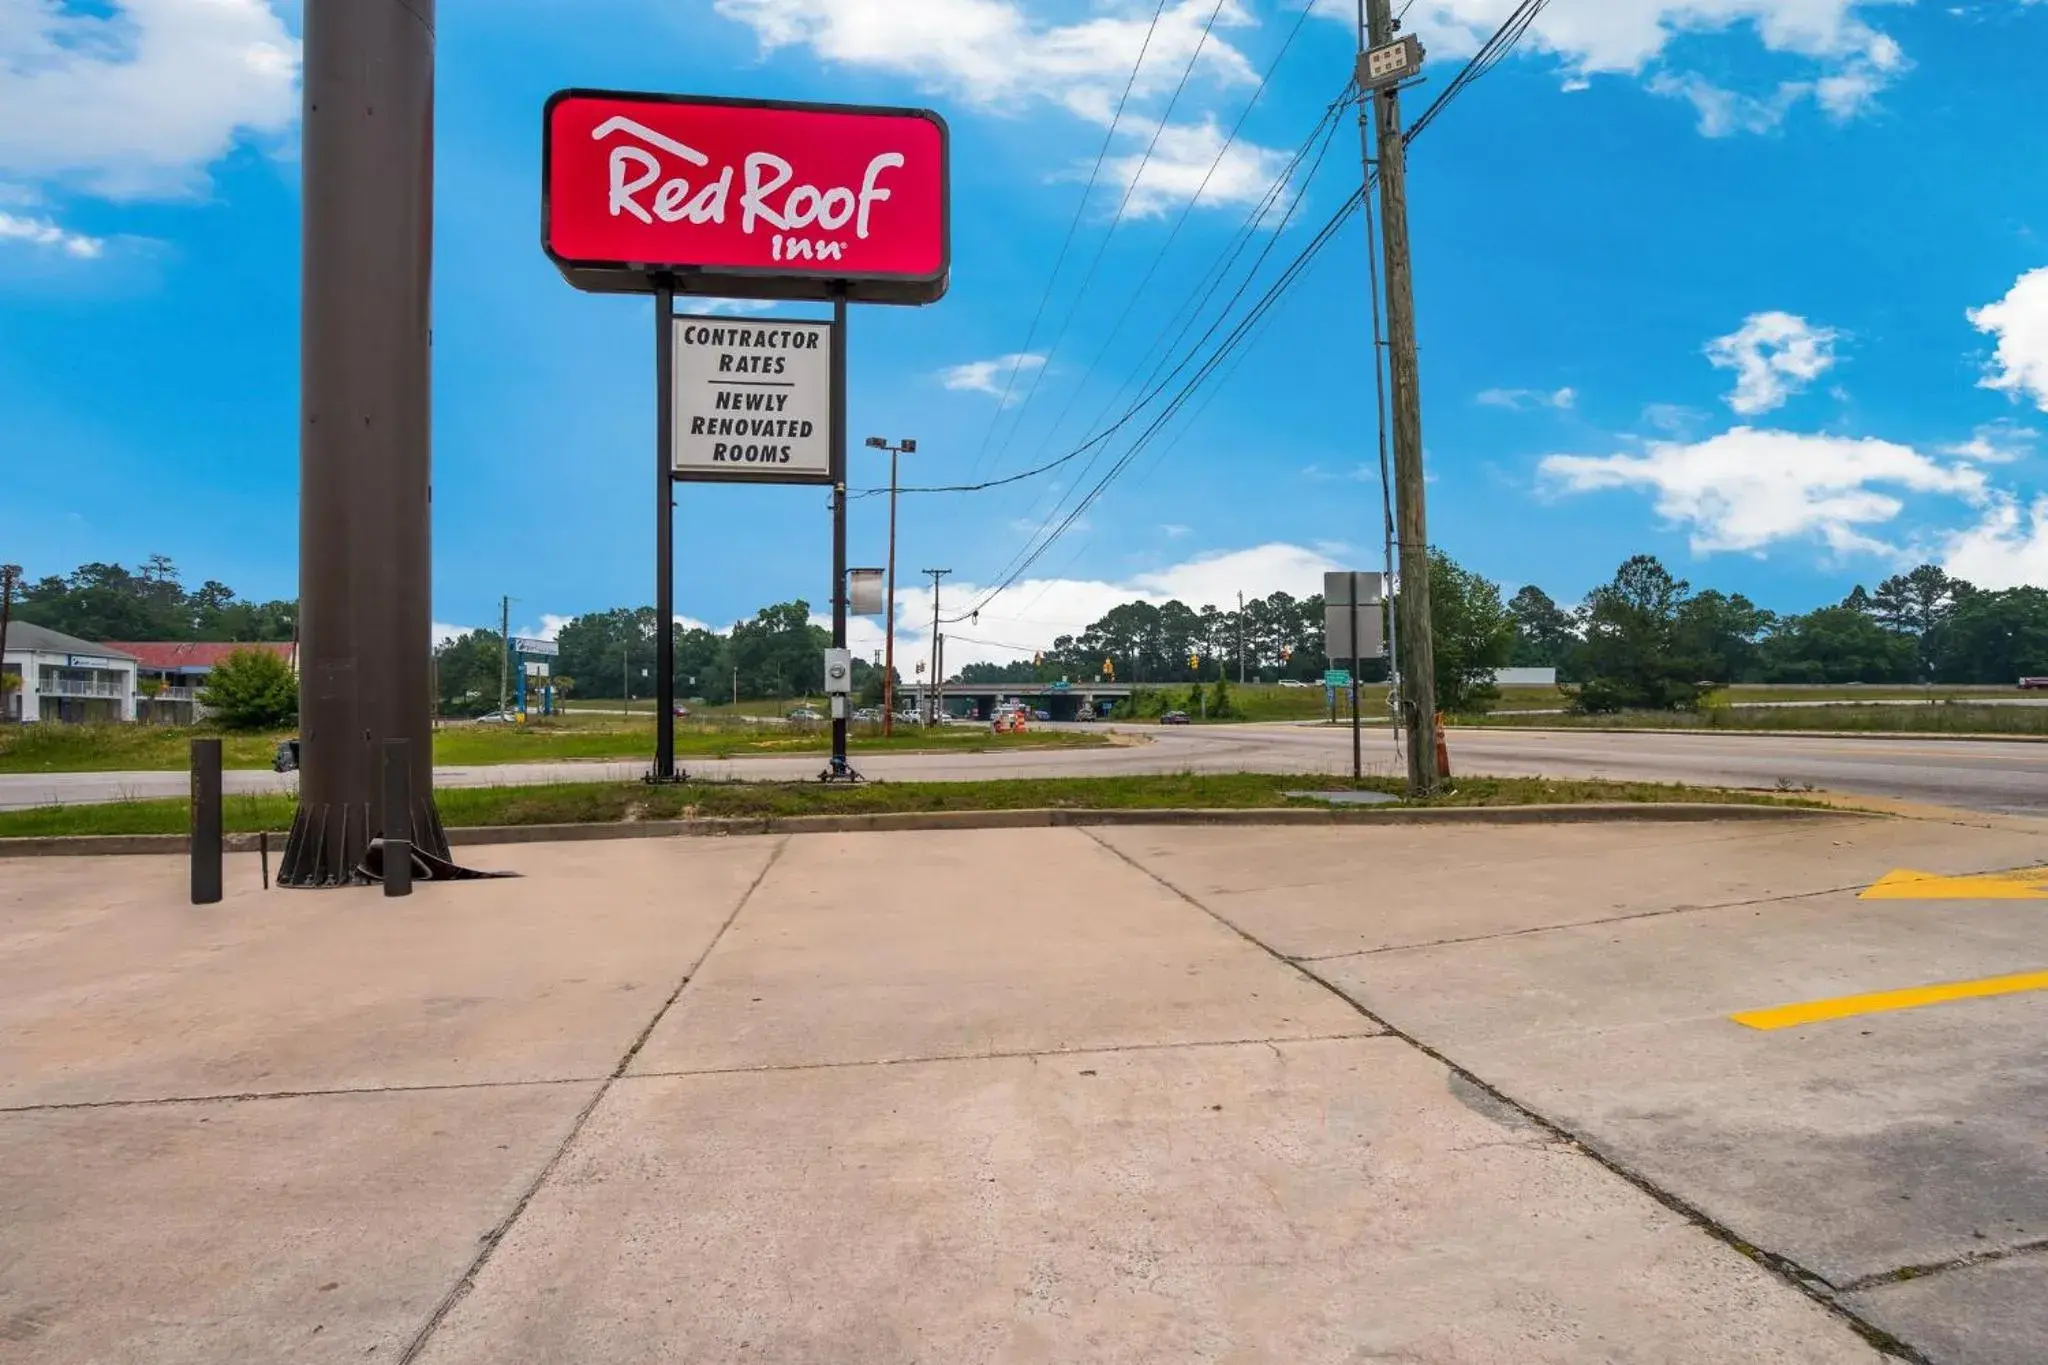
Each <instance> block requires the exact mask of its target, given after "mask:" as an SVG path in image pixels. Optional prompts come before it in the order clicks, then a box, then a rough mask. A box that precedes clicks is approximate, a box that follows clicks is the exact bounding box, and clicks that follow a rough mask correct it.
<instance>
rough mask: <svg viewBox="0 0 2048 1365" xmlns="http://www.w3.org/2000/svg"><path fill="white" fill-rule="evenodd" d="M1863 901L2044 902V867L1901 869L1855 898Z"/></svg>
mask: <svg viewBox="0 0 2048 1365" xmlns="http://www.w3.org/2000/svg"><path fill="white" fill-rule="evenodd" d="M1857 899H1858V900H1866V901H1958V900H1961V901H2048V867H2021V868H2015V869H2014V870H2012V871H2010V872H1984V873H1976V874H1971V875H1965V876H1961V877H1945V876H1943V875H1942V874H1941V873H1939V872H1916V871H1914V870H1913V869H1911V868H1907V867H1902V868H1898V869H1896V870H1895V871H1891V872H1887V873H1885V874H1884V875H1883V876H1882V877H1879V878H1878V879H1877V880H1876V881H1875V882H1873V883H1872V884H1871V885H1870V887H1869V888H1868V889H1867V890H1865V891H1864V892H1863V893H1862V894H1861V895H1859V896H1858V897H1857Z"/></svg>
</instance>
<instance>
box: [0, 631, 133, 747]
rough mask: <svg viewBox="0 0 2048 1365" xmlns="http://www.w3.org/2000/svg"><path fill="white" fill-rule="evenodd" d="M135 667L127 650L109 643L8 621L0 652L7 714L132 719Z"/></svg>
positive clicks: (24, 718) (29, 720) (13, 716)
mask: <svg viewBox="0 0 2048 1365" xmlns="http://www.w3.org/2000/svg"><path fill="white" fill-rule="evenodd" d="M135 669H136V663H135V659H134V657H133V656H132V655H128V654H124V653H122V652H120V651H119V650H117V649H114V648H113V647H112V646H110V645H96V644H93V643H92V642H91V641H89V640H81V639H78V638H77V637H75V636H71V635H65V634H63V633H62V632H61V631H55V630H48V629H45V628H44V627H42V626H32V625H29V624H28V623H27V622H25V621H10V622H8V623H7V653H6V655H5V657H4V658H0V670H4V671H5V672H6V673H7V674H8V675H9V677H10V678H11V680H12V681H11V683H10V685H9V686H8V688H7V689H6V693H5V696H6V701H5V703H4V704H5V707H6V715H7V719H9V720H18V721H24V722H27V723H30V724H33V723H35V722H37V721H66V722H71V723H74V724H76V723H81V722H85V721H116V720H134V719H135Z"/></svg>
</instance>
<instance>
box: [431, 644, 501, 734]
mask: <svg viewBox="0 0 2048 1365" xmlns="http://www.w3.org/2000/svg"><path fill="white" fill-rule="evenodd" d="M504 654H505V638H504V637H503V636H502V635H500V634H498V632H496V631H495V630H473V631H470V632H469V633H468V634H467V635H458V636H456V637H455V638H454V639H452V640H446V641H443V642H442V643H441V644H439V645H437V646H435V648H434V681H435V685H436V686H435V691H436V694H437V695H438V696H439V698H440V701H441V710H442V711H443V712H444V713H449V714H453V715H458V716H466V715H473V714H476V713H478V712H482V711H489V710H495V709H496V708H497V705H498V682H499V678H500V676H501V675H500V672H499V669H500V666H501V665H502V663H503V660H504Z"/></svg>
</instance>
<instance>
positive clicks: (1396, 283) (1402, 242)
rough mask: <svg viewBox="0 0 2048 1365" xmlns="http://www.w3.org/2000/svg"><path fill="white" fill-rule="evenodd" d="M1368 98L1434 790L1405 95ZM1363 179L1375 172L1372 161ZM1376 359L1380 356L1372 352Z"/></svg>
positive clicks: (1401, 513) (1410, 616) (1411, 648)
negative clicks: (1403, 116) (1403, 111)
mask: <svg viewBox="0 0 2048 1365" xmlns="http://www.w3.org/2000/svg"><path fill="white" fill-rule="evenodd" d="M1360 4H1361V6H1362V8H1363V10H1364V11H1365V14H1364V16H1363V17H1364V18H1365V19H1366V22H1365V24H1364V25H1363V26H1362V27H1363V28H1364V30H1365V31H1364V33H1363V34H1361V37H1362V39H1363V45H1362V50H1361V51H1360V52H1359V54H1358V55H1359V65H1360V68H1361V70H1363V68H1364V66H1365V55H1366V50H1371V49H1377V48H1380V47H1384V46H1385V45H1387V44H1389V43H1391V42H1393V41H1394V16H1393V8H1392V0H1360ZM1367 98H1368V99H1370V100H1371V101H1372V103H1373V124H1374V137H1373V147H1374V150H1375V151H1376V152H1377V154H1378V159H1379V176H1380V227H1381V235H1382V239H1383V242H1384V246H1385V251H1386V266H1387V374H1388V378H1389V379H1390V381H1391V386H1392V389H1393V410H1394V421H1393V428H1394V503H1395V514H1394V516H1395V521H1394V525H1395V535H1396V538H1397V545H1398V550H1399V555H1400V565H1401V587H1400V595H1399V596H1398V597H1397V598H1396V599H1395V615H1396V616H1397V617H1398V625H1399V632H1398V636H1397V638H1398V640H1399V648H1400V654H1401V657H1400V659H1399V660H1398V663H1399V665H1400V669H1401V720H1402V725H1403V728H1405V729H1406V731H1407V735H1408V789H1409V791H1410V792H1411V793H1413V794H1414V795H1417V796H1423V795H1427V794H1428V793H1430V792H1433V791H1435V790H1436V787H1437V783H1438V781H1439V780H1440V775H1439V773H1438V772H1437V765H1436V649H1435V646H1434V644H1433V643H1432V639H1431V635H1430V625H1429V515H1428V507H1427V504H1426V501H1425V498H1424V494H1423V477H1422V387H1421V380H1420V377H1419V369H1418V366H1417V364H1416V355H1415V277H1414V272H1413V269H1412V266H1411V261H1410V258H1409V253H1408V166H1407V147H1406V145H1405V143H1404V140H1403V138H1402V134H1401V93H1400V89H1399V87H1398V85H1387V86H1384V87H1382V88H1380V89H1378V90H1376V91H1373V92H1370V93H1369V94H1368V95H1367ZM1366 170H1367V177H1368V180H1369V179H1370V176H1371V167H1370V166H1368V167H1367V168H1366ZM1373 363H1374V364H1378V363H1379V357H1377V356H1375V357H1373Z"/></svg>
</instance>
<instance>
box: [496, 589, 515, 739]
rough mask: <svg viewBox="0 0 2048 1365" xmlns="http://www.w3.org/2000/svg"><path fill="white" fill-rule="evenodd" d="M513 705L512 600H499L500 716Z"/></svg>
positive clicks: (507, 598) (503, 598)
mask: <svg viewBox="0 0 2048 1365" xmlns="http://www.w3.org/2000/svg"><path fill="white" fill-rule="evenodd" d="M511 704H512V599H511V598H509V597H501V598H499V599H498V715H499V717H500V718H503V716H504V714H505V708H506V707H507V706H510V705H511Z"/></svg>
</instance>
